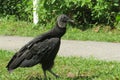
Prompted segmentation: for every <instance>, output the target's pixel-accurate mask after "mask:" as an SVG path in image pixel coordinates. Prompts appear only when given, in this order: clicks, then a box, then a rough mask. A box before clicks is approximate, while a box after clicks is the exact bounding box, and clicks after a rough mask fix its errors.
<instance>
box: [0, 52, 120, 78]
mask: <svg viewBox="0 0 120 80" xmlns="http://www.w3.org/2000/svg"><path fill="white" fill-rule="evenodd" d="M13 54H14V53H13V52H9V51H4V50H0V62H1V64H0V80H43V78H44V76H43V72H42V69H41V66H40V65H36V66H34V67H31V68H18V69H16V70H14V72H13V73H11V74H9V73H8V71H7V70H6V68H5V67H6V65H7V63H8V61H9V60H10V58H11V57H12V56H13ZM53 71H54V72H56V73H57V74H58V75H59V76H60V77H61V78H58V79H56V78H55V77H54V76H53V75H51V74H50V73H47V74H48V78H49V79H48V80H119V79H120V63H119V62H113V61H111V62H107V61H100V60H96V59H95V58H87V59H86V58H81V57H58V56H57V58H56V60H55V66H54V68H53Z"/></svg>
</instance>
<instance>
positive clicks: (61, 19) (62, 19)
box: [57, 14, 74, 28]
mask: <svg viewBox="0 0 120 80" xmlns="http://www.w3.org/2000/svg"><path fill="white" fill-rule="evenodd" d="M67 22H72V23H73V22H74V21H73V20H71V19H70V18H69V17H68V16H66V15H65V14H62V15H60V16H59V17H58V18H57V24H58V26H59V27H61V28H65V27H66V24H67Z"/></svg>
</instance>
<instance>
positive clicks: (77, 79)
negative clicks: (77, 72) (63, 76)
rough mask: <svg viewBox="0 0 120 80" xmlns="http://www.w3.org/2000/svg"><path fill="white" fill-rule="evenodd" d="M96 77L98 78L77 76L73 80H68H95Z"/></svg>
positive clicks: (70, 79)
mask: <svg viewBox="0 0 120 80" xmlns="http://www.w3.org/2000/svg"><path fill="white" fill-rule="evenodd" d="M96 77H98V76H76V77H73V78H68V80H93V79H94V78H96Z"/></svg>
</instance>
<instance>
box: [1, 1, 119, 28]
mask: <svg viewBox="0 0 120 80" xmlns="http://www.w3.org/2000/svg"><path fill="white" fill-rule="evenodd" d="M38 4H39V6H38V13H39V19H40V21H39V22H40V23H41V24H47V23H48V22H50V21H51V20H52V19H55V18H56V16H58V15H60V14H63V13H64V14H67V15H69V16H70V17H72V18H73V19H75V22H76V24H77V25H75V26H77V27H78V28H79V27H80V25H88V24H105V25H110V26H111V27H113V26H114V23H115V22H116V21H118V20H117V19H116V18H118V13H119V12H120V0H39V3H38ZM32 6H33V5H32V0H29V1H28V0H12V1H11V0H1V1H0V13H1V14H2V15H5V16H6V15H15V16H16V18H17V19H20V20H26V21H32V17H33V16H32V11H33V9H32Z"/></svg>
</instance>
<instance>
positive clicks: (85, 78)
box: [27, 75, 98, 80]
mask: <svg viewBox="0 0 120 80" xmlns="http://www.w3.org/2000/svg"><path fill="white" fill-rule="evenodd" d="M97 77H98V76H94V75H93V76H82V75H80V76H75V77H71V78H70V77H66V78H62V77H60V78H56V79H55V80H57V79H58V80H64V79H65V80H93V79H94V78H97ZM27 80H53V79H52V78H47V79H45V78H43V77H41V76H38V77H29V79H27Z"/></svg>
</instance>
